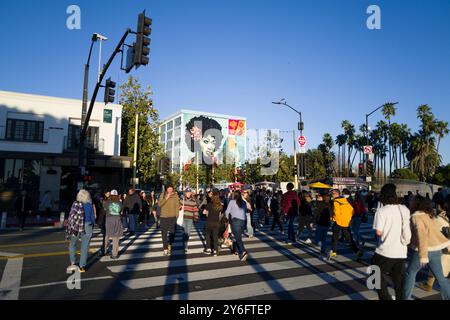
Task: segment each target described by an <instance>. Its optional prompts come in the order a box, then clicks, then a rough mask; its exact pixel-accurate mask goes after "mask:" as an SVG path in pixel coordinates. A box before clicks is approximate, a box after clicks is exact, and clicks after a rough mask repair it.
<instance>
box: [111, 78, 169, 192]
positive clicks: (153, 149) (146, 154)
mask: <svg viewBox="0 0 450 320" xmlns="http://www.w3.org/2000/svg"><path fill="white" fill-rule="evenodd" d="M120 89H121V93H120V98H119V103H120V104H121V105H122V106H123V109H122V141H121V154H122V155H124V156H129V157H132V156H133V154H134V131H135V123H136V121H135V117H136V113H137V114H138V124H139V125H138V148H137V168H138V177H139V178H140V180H141V181H140V182H141V183H143V184H148V183H153V184H156V183H157V172H156V168H157V163H156V161H157V158H158V157H159V156H161V155H162V154H163V148H162V145H161V143H160V139H159V134H158V133H157V128H158V127H159V125H160V122H159V116H158V111H157V110H156V109H155V108H154V107H153V100H152V98H151V96H152V91H151V88H150V87H147V88H145V89H144V88H143V87H142V85H141V84H140V83H139V81H138V80H137V79H135V78H133V77H132V76H130V77H129V78H128V80H127V82H126V83H124V84H122V85H121V86H120Z"/></svg>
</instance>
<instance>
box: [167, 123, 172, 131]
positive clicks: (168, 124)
mask: <svg viewBox="0 0 450 320" xmlns="http://www.w3.org/2000/svg"><path fill="white" fill-rule="evenodd" d="M166 126H167V131H169V130H172V129H173V121H170V122H167V124H166Z"/></svg>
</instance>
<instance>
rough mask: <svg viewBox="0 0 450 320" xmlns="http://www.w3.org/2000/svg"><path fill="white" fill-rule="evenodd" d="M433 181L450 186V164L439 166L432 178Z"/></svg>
mask: <svg viewBox="0 0 450 320" xmlns="http://www.w3.org/2000/svg"><path fill="white" fill-rule="evenodd" d="M431 183H434V184H437V185H440V186H445V187H450V164H448V165H446V166H442V167H439V168H437V170H436V174H435V175H434V176H433V178H432V179H431Z"/></svg>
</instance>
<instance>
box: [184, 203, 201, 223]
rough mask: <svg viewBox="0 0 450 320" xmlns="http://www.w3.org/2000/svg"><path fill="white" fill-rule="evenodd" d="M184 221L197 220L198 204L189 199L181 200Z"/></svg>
mask: <svg viewBox="0 0 450 320" xmlns="http://www.w3.org/2000/svg"><path fill="white" fill-rule="evenodd" d="M182 203H183V210H184V219H191V220H196V219H198V207H199V206H198V202H197V201H196V200H195V199H193V198H191V199H184V200H183V202H182Z"/></svg>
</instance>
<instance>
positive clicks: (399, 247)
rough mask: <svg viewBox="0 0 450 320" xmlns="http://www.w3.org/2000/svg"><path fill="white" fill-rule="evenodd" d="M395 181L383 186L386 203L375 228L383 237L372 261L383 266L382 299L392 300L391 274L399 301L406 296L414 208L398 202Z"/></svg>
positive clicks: (380, 211)
mask: <svg viewBox="0 0 450 320" xmlns="http://www.w3.org/2000/svg"><path fill="white" fill-rule="evenodd" d="M396 189H397V188H396V186H395V185H394V184H390V183H389V184H386V185H384V186H383V188H382V189H381V194H380V202H381V203H382V204H383V205H382V206H381V207H379V208H378V209H377V211H376V213H375V218H374V222H373V229H374V230H375V232H376V234H377V236H378V237H379V243H378V246H377V248H376V250H375V254H374V256H373V261H372V263H373V264H374V265H377V266H378V267H380V271H381V288H380V289H378V290H377V293H378V297H379V299H380V300H392V296H391V295H390V294H389V292H388V289H387V275H388V274H390V276H391V278H392V281H393V283H394V288H395V298H396V300H402V299H403V291H404V284H403V282H404V278H405V262H406V258H407V255H408V248H407V245H408V244H409V242H410V241H411V228H410V211H409V209H408V208H407V207H406V206H404V205H400V204H398V197H397V193H396Z"/></svg>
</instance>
